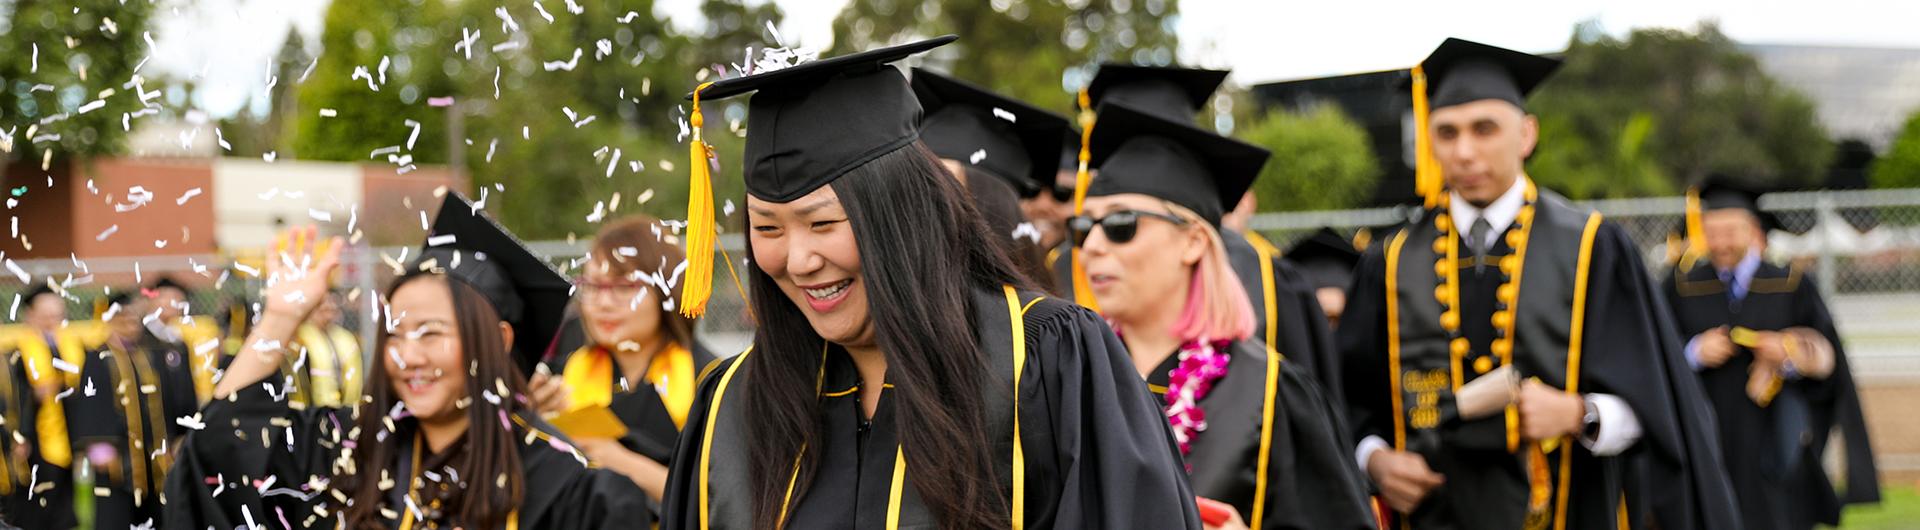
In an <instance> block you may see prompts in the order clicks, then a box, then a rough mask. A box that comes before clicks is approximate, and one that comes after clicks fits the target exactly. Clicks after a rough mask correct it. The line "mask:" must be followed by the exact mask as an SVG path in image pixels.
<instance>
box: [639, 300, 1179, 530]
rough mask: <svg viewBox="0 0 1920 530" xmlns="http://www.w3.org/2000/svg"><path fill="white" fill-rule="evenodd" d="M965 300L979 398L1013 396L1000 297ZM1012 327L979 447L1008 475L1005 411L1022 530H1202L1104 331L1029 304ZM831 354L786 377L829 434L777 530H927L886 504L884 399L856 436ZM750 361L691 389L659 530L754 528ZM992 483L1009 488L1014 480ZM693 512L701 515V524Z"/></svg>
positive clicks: (888, 454)
mask: <svg viewBox="0 0 1920 530" xmlns="http://www.w3.org/2000/svg"><path fill="white" fill-rule="evenodd" d="M1034 296H1035V295H1034V294H1033V293H1021V294H1019V295H1018V298H1017V300H1018V301H1019V302H1020V304H1021V306H1023V307H1024V306H1025V304H1026V303H1027V302H1028V301H1030V300H1032V299H1033V298H1034ZM972 300H973V305H974V308H975V313H976V320H975V322H976V323H977V324H976V332H975V336H976V337H978V339H979V340H980V343H981V348H982V351H983V353H985V354H986V355H987V358H988V359H989V360H990V361H991V362H994V363H995V365H994V372H993V374H994V377H996V378H999V381H998V383H999V384H997V385H989V387H990V388H992V387H997V388H1013V387H1015V385H1013V384H1012V383H1013V381H1011V378H1012V377H1013V364H1014V356H1013V355H1012V352H1011V351H1009V350H1011V349H1012V343H1011V329H1010V326H1009V323H1010V317H1009V311H1008V308H1007V305H1008V302H1007V300H1006V296H1005V294H1004V293H1000V292H991V293H989V292H980V293H976V295H975V296H973V297H972ZM1021 320H1022V322H1023V325H1024V327H1023V330H1024V334H1025V339H1026V340H1025V341H1024V342H1023V347H1024V349H1025V351H1026V355H1025V356H1024V357H1023V358H1024V360H1025V364H1024V368H1023V370H1022V372H1021V374H1022V375H1021V376H1020V377H1019V379H1018V385H1017V388H1018V389H1019V394H1018V396H1019V406H1018V407H1009V405H1010V403H1009V398H1010V397H1011V396H1006V395H1005V394H1004V393H991V392H990V393H988V394H987V396H988V403H989V404H990V405H989V416H990V418H989V422H988V425H989V429H992V430H993V433H992V434H991V435H990V436H989V439H994V440H999V441H998V442H996V446H997V447H996V452H995V454H996V455H997V456H996V458H1001V459H1007V462H1006V464H1007V466H1006V467H1011V465H1012V462H1011V460H1010V458H1011V457H1010V456H1009V455H1011V452H1012V451H1011V444H1010V443H1008V441H1010V439H1011V437H1010V436H1006V435H1005V434H1004V433H1008V432H1011V430H1012V428H1011V423H1012V422H1011V420H1010V419H1009V418H1008V417H1007V416H1006V415H997V414H1003V413H996V412H995V411H996V410H998V411H1006V410H1007V408H1014V409H1016V410H1014V411H1013V412H1014V414H1017V418H1018V424H1019V426H1020V427H1019V428H1020V433H1021V440H1022V443H1021V447H1022V448H1023V451H1024V455H1025V459H1024V466H1025V475H1024V476H1025V478H1026V481H1025V485H1024V487H1025V492H1026V495H1025V496H1024V498H1025V506H1024V514H1022V517H1021V518H1022V519H1023V520H1024V521H1025V527H1026V528H1154V529H1177V528H1189V529H1197V528H1200V523H1199V514H1198V511H1197V509H1196V508H1195V507H1194V503H1193V490H1192V489H1190V488H1189V487H1188V486H1187V481H1186V480H1185V478H1184V476H1183V473H1182V471H1181V467H1180V460H1179V453H1178V450H1177V449H1175V447H1174V445H1173V440H1172V437H1171V434H1170V433H1169V431H1168V429H1167V424H1166V421H1165V419H1163V416H1162V415H1161V414H1160V412H1159V411H1160V409H1159V406H1158V404H1157V403H1155V401H1154V399H1153V397H1152V394H1151V393H1149V392H1148V391H1147V389H1146V385H1145V384H1142V382H1141V380H1140V376H1139V374H1138V373H1136V372H1135V371H1134V369H1133V367H1132V364H1131V362H1130V361H1129V360H1128V357H1127V354H1126V351H1125V347H1124V346H1123V345H1121V344H1120V342H1119V339H1118V338H1116V337H1115V336H1114V335H1113V332H1112V331H1111V330H1110V329H1108V328H1107V326H1106V323H1105V322H1103V321H1101V320H1100V317H1099V316H1097V315H1095V314H1093V312H1091V311H1088V310H1086V309H1085V308H1081V307H1079V306H1075V305H1073V304H1071V303H1068V302H1065V301H1061V300H1058V299H1043V300H1041V301H1039V302H1038V303H1035V304H1034V305H1032V306H1031V308H1030V309H1027V310H1026V311H1025V312H1024V315H1023V316H1022V318H1021ZM832 352H833V353H831V354H830V355H829V356H828V359H829V361H828V365H827V366H826V370H825V372H823V374H824V375H821V374H814V373H806V374H790V376H792V377H805V378H809V379H812V378H816V377H820V378H823V379H820V380H822V381H823V383H822V384H821V389H822V392H821V398H820V399H822V414H823V418H822V420H823V422H825V425H824V427H825V429H826V430H825V432H822V433H821V438H820V447H815V448H809V449H808V450H812V451H820V453H819V455H820V462H821V463H820V465H819V469H818V471H817V472H816V473H815V476H814V478H813V481H812V484H811V486H810V487H808V488H807V490H806V493H805V495H804V496H803V497H802V498H797V499H793V500H792V503H793V504H792V505H793V508H792V509H791V510H789V512H788V514H787V516H786V527H787V528H795V529H819V528H886V525H885V520H886V518H887V512H888V508H889V506H898V510H899V512H900V513H899V527H900V528H933V527H934V525H935V521H933V520H932V519H931V516H930V515H929V514H928V513H927V511H926V509H925V507H924V506H923V505H921V504H920V502H919V499H918V494H917V493H915V492H914V489H913V488H912V487H911V486H903V488H902V491H901V497H900V498H899V499H898V502H897V504H896V503H895V502H894V500H893V499H892V495H891V493H892V491H891V488H890V484H891V480H893V478H894V476H893V473H894V471H895V469H894V468H895V466H894V462H895V459H896V457H897V456H898V455H899V453H898V451H901V450H902V449H901V448H900V446H899V445H898V443H897V441H896V434H897V431H896V428H895V426H896V422H895V413H894V409H893V406H892V403H893V402H892V400H891V395H890V393H889V392H886V391H884V390H883V393H882V396H881V402H880V404H879V407H878V409H877V412H876V414H875V416H874V417H873V418H872V420H871V422H867V423H866V425H865V426H864V428H863V426H862V423H863V422H861V421H860V418H861V417H862V416H863V414H861V411H860V406H859V397H858V396H859V392H857V391H854V390H853V388H852V387H853V385H855V384H857V382H858V376H857V374H856V373H855V372H854V370H853V367H852V363H851V360H849V359H846V358H845V357H844V353H840V350H839V349H838V348H837V347H835V348H832ZM752 355H758V354H757V353H754V352H752V351H749V352H747V353H743V354H741V355H739V356H736V357H734V358H731V359H727V360H724V361H721V362H720V364H719V365H718V366H717V367H716V368H715V369H714V370H712V371H711V373H710V374H709V375H708V376H707V377H706V379H705V380H703V381H702V382H701V385H700V393H699V398H698V399H697V400H696V401H695V402H694V403H695V406H694V411H693V414H692V415H691V416H689V417H688V420H687V425H686V430H685V432H684V433H683V434H682V436H683V437H682V439H681V440H682V442H681V443H680V446H679V448H678V449H677V450H676V451H675V454H674V459H673V470H672V473H671V475H670V476H669V477H668V479H667V494H666V500H665V503H664V504H665V511H666V513H665V521H664V522H663V523H662V524H661V528H663V529H674V530H680V529H705V528H729V529H740V528H747V527H749V526H750V525H751V523H752V518H753V517H754V514H752V513H751V510H752V508H751V507H750V506H749V504H750V503H751V502H752V500H751V498H750V495H749V494H747V493H746V492H748V491H749V487H750V486H749V484H750V483H751V482H750V481H751V478H750V477H751V471H750V470H748V469H745V467H746V466H747V465H748V463H747V462H748V460H749V459H748V457H747V455H746V454H745V452H746V445H745V444H746V443H747V442H746V440H744V439H743V433H744V429H745V425H744V424H745V422H748V421H752V419H751V418H743V417H741V416H740V413H741V409H740V408H739V407H740V406H741V405H740V403H741V402H742V400H741V398H740V397H738V396H739V395H740V393H741V392H745V391H747V390H745V389H746V388H750V387H747V386H742V385H741V383H740V380H741V378H742V377H750V376H749V375H748V374H745V373H742V372H743V371H744V370H743V369H742V368H743V367H747V366H752V365H748V364H745V363H742V362H741V361H742V359H748V358H750V356H752ZM1003 363H1004V366H1002V364H1003ZM783 375H787V374H783ZM729 398H730V399H729ZM994 403H998V404H1000V405H1001V407H993V406H992V404H994ZM1001 446H1004V447H1001ZM1001 449H1004V450H1001ZM905 450H911V448H906V449H905ZM999 476H1000V477H1001V478H1002V481H1003V483H1007V481H1008V480H1009V478H1008V477H1010V476H1011V474H1010V473H1000V474H999ZM901 478H902V479H903V480H904V477H901ZM909 482H910V481H909ZM1007 487H1009V488H1011V487H1012V486H1011V484H1010V483H1008V486H1007ZM1009 491H1010V490H1009ZM703 506H705V507H707V508H708V509H707V510H706V513H705V514H704V516H703V513H702V510H701V509H702V507H703ZM761 516H763V517H777V516H778V515H777V514H761Z"/></svg>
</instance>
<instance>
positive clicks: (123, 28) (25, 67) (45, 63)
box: [0, 0, 161, 163]
mask: <svg viewBox="0 0 1920 530" xmlns="http://www.w3.org/2000/svg"><path fill="white" fill-rule="evenodd" d="M152 15H153V3H152V2H121V1H119V0H57V1H48V0H0V137H8V138H10V141H9V140H6V139H0V148H4V149H0V163H4V162H8V161H12V160H18V159H23V158H24V159H39V158H41V157H42V156H43V154H44V152H45V151H46V150H52V151H53V152H54V153H55V156H56V157H58V156H66V155H75V156H83V157H84V156H91V155H103V154H114V153H118V152H120V151H122V150H123V149H124V148H125V143H126V137H127V131H126V129H125V128H123V127H122V119H127V118H128V114H129V113H132V112H136V111H139V110H141V109H142V108H143V107H144V106H145V105H144V104H143V102H142V101H141V94H140V90H139V88H137V87H143V88H144V90H145V91H146V93H148V94H150V95H157V92H159V91H160V89H161V87H160V86H159V85H158V84H156V83H154V82H152V81H150V80H146V79H143V78H141V77H140V76H138V75H136V74H135V73H134V66H135V65H136V64H138V63H140V62H142V60H143V58H145V57H147V55H148V50H147V46H146V43H145V42H144V41H143V40H142V39H141V35H142V34H143V33H145V32H146V30H147V25H148V23H149V21H150V20H151V19H152ZM128 85H133V86H132V87H129V86H128ZM153 103H154V104H156V105H157V104H158V101H157V100H155V101H153ZM29 129H31V130H32V131H33V133H32V134H28V130H29Z"/></svg>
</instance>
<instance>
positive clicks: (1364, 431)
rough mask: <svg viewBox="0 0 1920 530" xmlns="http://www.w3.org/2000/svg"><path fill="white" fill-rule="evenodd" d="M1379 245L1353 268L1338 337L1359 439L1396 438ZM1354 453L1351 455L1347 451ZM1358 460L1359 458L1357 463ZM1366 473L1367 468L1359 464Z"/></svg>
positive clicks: (1342, 374) (1344, 388) (1353, 424)
mask: <svg viewBox="0 0 1920 530" xmlns="http://www.w3.org/2000/svg"><path fill="white" fill-rule="evenodd" d="M1383 246H1384V245H1375V246H1374V248H1373V249H1371V250H1368V251H1367V252H1366V254H1364V255H1363V256H1362V257H1361V259H1360V264H1359V266H1358V267H1357V268H1355V269H1354V274H1353V284H1352V285H1351V286H1350V287H1349V288H1348V289H1347V292H1348V293H1349V294H1348V295H1347V309H1346V313H1345V314H1343V315H1341V316H1340V327H1339V328H1338V329H1336V330H1335V334H1334V338H1335V344H1336V347H1337V349H1338V350H1339V352H1340V372H1339V373H1340V379H1341V381H1342V385H1341V390H1342V391H1343V393H1344V394H1343V395H1344V397H1345V398H1346V399H1345V403H1344V405H1345V408H1346V412H1347V416H1346V419H1347V420H1348V421H1350V422H1351V423H1350V424H1349V427H1350V428H1351V431H1350V432H1352V434H1353V441H1354V442H1355V443H1359V442H1360V441H1361V440H1364V439H1366V438H1367V437H1368V436H1378V437H1380V438H1381V439H1382V440H1385V441H1386V442H1387V443H1388V444H1392V443H1393V414H1394V411H1393V403H1392V398H1393V396H1392V389H1391V388H1389V386H1390V385H1389V382H1388V379H1387V311H1386V297H1387V296H1388V293H1387V292H1386V291H1387V287H1386V270H1387V266H1386V258H1385V255H1384V254H1383V253H1382V247H1383ZM1348 458H1349V459H1352V456H1349V457H1348ZM1355 464H1356V465H1358V462H1356V463H1355ZM1360 471H1361V473H1362V474H1363V475H1364V473H1365V472H1366V470H1365V469H1362V470H1360Z"/></svg>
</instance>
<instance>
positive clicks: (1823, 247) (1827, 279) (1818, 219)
mask: <svg viewBox="0 0 1920 530" xmlns="http://www.w3.org/2000/svg"><path fill="white" fill-rule="evenodd" d="M1815 193H1816V195H1815V196H1814V200H1813V226H1814V229H1815V230H1819V231H1820V258H1819V263H1820V266H1819V267H1818V269H1819V270H1816V271H1814V273H1813V278H1814V279H1815V280H1817V281H1818V282H1819V285H1820V298H1821V299H1822V300H1832V299H1833V293H1834V292H1835V290H1837V289H1838V287H1837V286H1835V285H1834V282H1835V281H1836V278H1837V277H1838V274H1836V273H1835V270H1836V269H1834V267H1835V265H1834V259H1833V249H1834V244H1833V236H1832V228H1837V227H1827V226H1825V225H1826V223H1827V222H1829V221H1834V222H1840V221H1843V220H1842V219H1841V218H1840V214H1839V213H1838V212H1836V211H1834V207H1833V192H1831V191H1827V190H1820V191H1818V192H1815Z"/></svg>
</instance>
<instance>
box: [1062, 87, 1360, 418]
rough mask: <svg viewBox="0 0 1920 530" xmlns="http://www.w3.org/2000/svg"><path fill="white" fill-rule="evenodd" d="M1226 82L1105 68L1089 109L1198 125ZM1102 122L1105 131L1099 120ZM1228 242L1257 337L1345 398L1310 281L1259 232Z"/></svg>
mask: <svg viewBox="0 0 1920 530" xmlns="http://www.w3.org/2000/svg"><path fill="white" fill-rule="evenodd" d="M1226 78H1227V72H1226V71H1224V70H1205V69H1198V68H1181V67H1161V66H1134V65H1126V64H1103V65H1100V70H1099V72H1097V73H1096V74H1095V75H1094V78H1093V80H1092V81H1090V82H1088V83H1087V91H1086V93H1087V102H1088V104H1089V105H1090V106H1091V107H1090V108H1099V106H1100V105H1102V104H1104V103H1109V102H1118V103H1123V104H1125V105H1127V106H1128V108H1133V109H1139V110H1142V111H1145V112H1147V113H1148V114H1151V115H1154V116H1159V117H1162V118H1165V119H1168V120H1172V121H1176V122H1181V123H1192V122H1193V121H1194V119H1195V117H1196V114H1195V113H1197V112H1199V110H1200V108H1201V107H1203V106H1205V105H1206V104H1207V100H1208V99H1211V98H1212V97H1213V93H1214V91H1216V90H1218V89H1219V87H1220V84H1221V83H1222V82H1224V81H1225V80H1226ZM1094 123H1095V124H1096V125H1095V127H1096V128H1097V127H1098V125H1097V123H1098V121H1097V120H1096V121H1095V122H1094ZM1076 165H1077V161H1076ZM1093 178H1098V177H1097V175H1096V176H1093ZM1220 239H1221V242H1222V243H1224V244H1225V245H1226V249H1227V260H1228V261H1229V262H1231V263H1232V265H1233V272H1234V274H1235V275H1237V276H1239V277H1240V284H1241V287H1243V288H1245V289H1246V291H1247V300H1248V301H1251V302H1253V312H1254V325H1255V331H1254V337H1257V338H1259V339H1260V340H1261V341H1263V342H1265V343H1266V344H1267V345H1268V346H1270V347H1272V348H1273V351H1276V352H1279V353H1280V355H1282V356H1284V357H1285V358H1286V360H1287V362H1288V363H1290V364H1292V365H1294V366H1295V367H1297V368H1300V369H1303V370H1306V371H1307V372H1308V373H1311V374H1313V376H1314V378H1315V379H1317V380H1319V381H1321V382H1322V384H1323V385H1324V386H1325V387H1326V389H1327V391H1328V392H1329V393H1330V394H1332V395H1333V396H1335V399H1338V396H1340V395H1341V390H1340V385H1341V379H1340V372H1339V368H1338V363H1339V358H1338V356H1337V355H1335V350H1334V341H1333V333H1332V331H1331V330H1329V329H1328V328H1327V325H1326V317H1325V316H1324V314H1322V313H1321V310H1320V304H1319V301H1318V300H1316V299H1315V298H1314V294H1313V288H1312V287H1311V286H1310V285H1309V284H1308V282H1307V280H1306V277H1305V276H1302V275H1301V274H1300V271H1299V270H1297V269H1295V268H1294V267H1293V265H1292V264H1289V263H1287V262H1285V261H1283V260H1281V256H1280V250H1279V249H1278V248H1276V247H1275V246H1274V245H1273V244H1271V243H1268V242H1266V240H1265V239H1264V238H1261V237H1259V235H1258V234H1256V233H1253V232H1251V231H1249V232H1235V231H1232V230H1222V231H1220ZM1056 254H1057V256H1058V259H1056V260H1054V264H1053V270H1054V274H1055V280H1054V281H1055V282H1056V284H1057V285H1058V286H1059V287H1060V289H1062V290H1066V291H1068V292H1073V289H1075V287H1074V285H1075V284H1074V282H1075V279H1074V274H1075V272H1074V265H1073V263H1072V259H1071V254H1072V249H1070V248H1062V249H1060V250H1059V251H1058V252H1057V253H1056ZM1074 297H1075V300H1078V301H1080V302H1081V303H1082V304H1086V303H1090V300H1091V295H1084V296H1083V295H1081V294H1080V293H1074Z"/></svg>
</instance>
